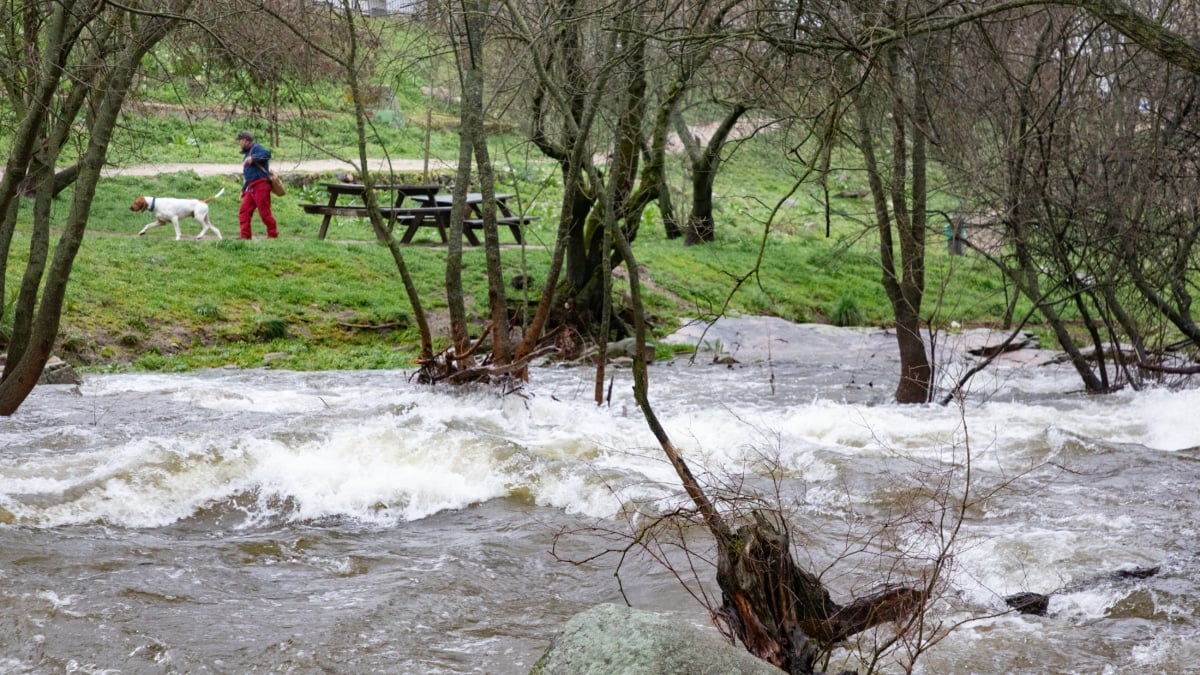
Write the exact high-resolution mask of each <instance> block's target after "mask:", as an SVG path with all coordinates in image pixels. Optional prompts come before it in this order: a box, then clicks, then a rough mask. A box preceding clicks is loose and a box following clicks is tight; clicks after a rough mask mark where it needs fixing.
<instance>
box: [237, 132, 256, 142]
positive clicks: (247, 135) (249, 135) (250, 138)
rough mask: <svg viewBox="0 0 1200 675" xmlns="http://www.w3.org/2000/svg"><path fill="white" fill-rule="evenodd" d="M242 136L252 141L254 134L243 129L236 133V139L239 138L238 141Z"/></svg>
mask: <svg viewBox="0 0 1200 675" xmlns="http://www.w3.org/2000/svg"><path fill="white" fill-rule="evenodd" d="M243 138H244V139H246V140H248V141H253V140H254V134H252V133H250V132H249V131H243V132H241V133H239V134H238V135H237V140H239V141H240V140H242V139H243Z"/></svg>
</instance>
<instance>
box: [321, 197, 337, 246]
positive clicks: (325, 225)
mask: <svg viewBox="0 0 1200 675" xmlns="http://www.w3.org/2000/svg"><path fill="white" fill-rule="evenodd" d="M337 199H338V195H337V193H336V192H330V193H329V208H330V212H327V213H326V214H325V217H324V218H322V219H321V229H320V230H318V231H317V239H321V240H324V239H325V233H326V232H328V231H329V221H330V220H332V219H333V213H332V209H333V207H334V206H337Z"/></svg>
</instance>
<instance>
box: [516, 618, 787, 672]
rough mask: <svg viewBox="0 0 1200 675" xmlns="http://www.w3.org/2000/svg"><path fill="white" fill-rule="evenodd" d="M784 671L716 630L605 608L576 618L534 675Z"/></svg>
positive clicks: (669, 619)
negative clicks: (724, 637)
mask: <svg viewBox="0 0 1200 675" xmlns="http://www.w3.org/2000/svg"><path fill="white" fill-rule="evenodd" d="M782 672H783V671H782V670H779V669H778V668H776V667H774V666H772V665H771V664H769V663H767V662H766V661H762V660H760V659H758V658H755V657H754V656H751V655H750V654H749V653H748V652H747V651H746V650H744V649H742V648H741V647H737V646H734V645H731V644H729V643H728V642H726V641H725V640H724V639H722V638H721V637H720V636H719V635H718V634H716V633H715V632H707V631H704V630H702V629H700V628H698V627H696V626H692V625H689V624H686V623H683V622H681V621H679V620H678V619H672V618H669V617H665V616H660V615H658V614H654V613H651V612H646V611H643V610H638V609H631V608H629V607H624V606H619V605H613V604H604V605H597V606H596V607H593V608H591V609H589V610H586V611H584V612H580V613H579V614H576V615H575V616H573V617H571V620H570V621H568V622H567V624H566V625H565V626H564V627H563V629H562V630H561V631H559V633H558V635H556V636H555V638H554V640H553V641H552V642H551V643H550V647H549V648H548V649H547V650H546V653H545V654H544V655H543V656H542V658H541V659H539V660H538V662H537V663H536V664H535V665H534V666H533V670H531V671H530V675H588V674H595V675H614V674H621V675H661V674H662V673H689V674H694V675H734V674H741V675H780V673H782Z"/></svg>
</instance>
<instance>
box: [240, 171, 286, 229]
mask: <svg viewBox="0 0 1200 675" xmlns="http://www.w3.org/2000/svg"><path fill="white" fill-rule="evenodd" d="M255 211H258V217H259V218H262V221H263V223H264V224H266V226H267V238H268V239H274V238H275V237H278V236H279V230H278V229H277V227H276V224H275V216H274V215H273V214H272V213H271V182H270V181H269V180H267V179H266V178H259V179H257V180H253V181H250V184H249V185H247V186H246V189H245V190H244V191H243V192H242V207H241V208H240V209H238V226H239V227H240V228H241V230H242V239H249V238H250V216H251V215H252V214H253V213H254V212H255Z"/></svg>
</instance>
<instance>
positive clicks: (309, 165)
mask: <svg viewBox="0 0 1200 675" xmlns="http://www.w3.org/2000/svg"><path fill="white" fill-rule="evenodd" d="M389 166H390V168H391V170H393V171H423V170H424V169H425V160H422V159H393V160H391V161H390V165H389V163H388V161H387V160H383V159H373V160H371V163H370V167H371V170H372V171H385V172H386V171H387V170H388V168H389ZM271 168H272V169H274V170H276V171H278V172H280V173H326V172H330V171H350V170H353V169H355V168H356V167H355V166H354V165H352V164H350V163H348V162H343V161H340V160H336V159H316V160H305V161H289V160H286V159H276V160H272V162H271ZM429 169H430V171H445V170H447V169H450V170H453V169H454V165H453V164H451V163H449V162H444V161H442V160H440V159H430V160H429ZM181 171H195V172H196V175H199V176H223V175H226V174H235V175H236V174H240V173H241V172H242V165H241V164H198V163H176V164H141V165H138V166H129V167H124V168H107V169H105V170H104V175H105V176H106V177H109V178H113V177H117V176H157V175H159V174H163V173H179V172H181Z"/></svg>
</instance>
